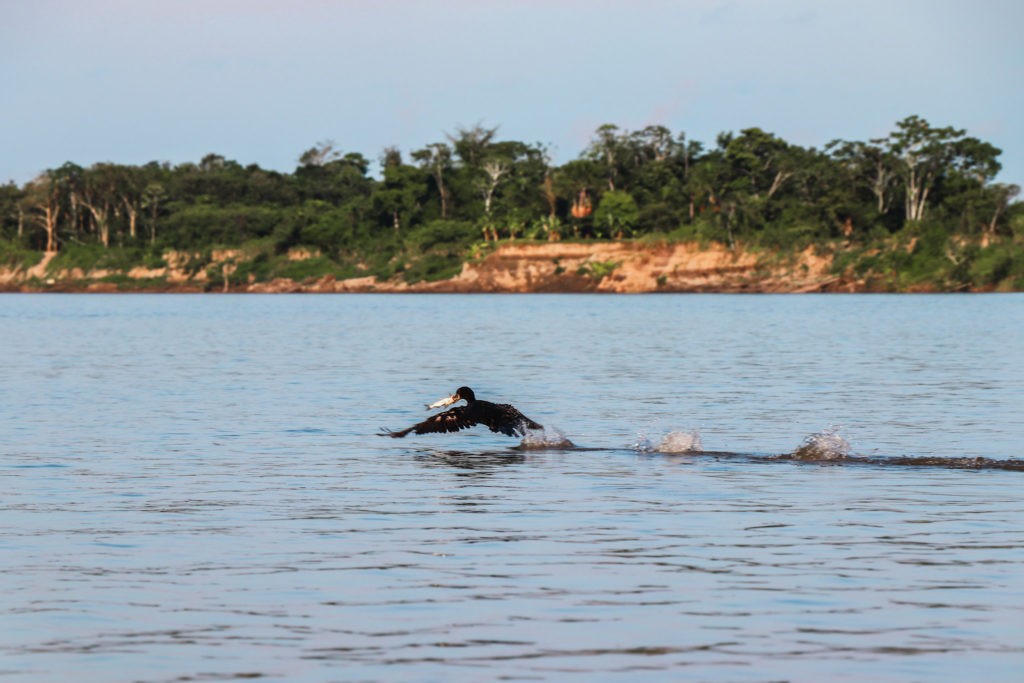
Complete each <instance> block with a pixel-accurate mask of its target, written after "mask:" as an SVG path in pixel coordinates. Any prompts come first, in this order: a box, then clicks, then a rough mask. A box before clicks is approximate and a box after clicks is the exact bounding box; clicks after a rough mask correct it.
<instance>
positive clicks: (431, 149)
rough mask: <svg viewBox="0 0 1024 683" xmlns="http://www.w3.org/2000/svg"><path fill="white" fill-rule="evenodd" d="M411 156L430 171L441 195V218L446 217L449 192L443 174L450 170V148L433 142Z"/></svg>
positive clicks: (444, 218)
mask: <svg viewBox="0 0 1024 683" xmlns="http://www.w3.org/2000/svg"><path fill="white" fill-rule="evenodd" d="M412 158H413V159H416V160H417V161H419V162H420V165H421V167H422V168H424V169H425V170H428V171H430V174H431V175H432V176H433V177H434V183H435V185H436V186H437V192H438V194H439V195H440V197H441V220H446V219H447V218H448V203H449V193H448V187H447V186H446V185H445V182H444V179H445V174H446V173H447V172H448V171H449V170H450V168H451V163H452V149H451V147H449V146H448V145H446V144H444V143H443V142H434V143H431V144H429V145H427V146H426V147H424V148H423V149H421V150H418V151H415V152H413V153H412Z"/></svg>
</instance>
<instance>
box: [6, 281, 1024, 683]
mask: <svg viewBox="0 0 1024 683" xmlns="http://www.w3.org/2000/svg"><path fill="white" fill-rule="evenodd" d="M0 351H2V354H3V364H2V366H0V381H2V386H3V387H4V391H3V392H2V394H0V416H2V417H0V419H2V424H0V456H2V459H0V476H2V477H3V478H2V479H0V484H2V486H3V491H4V493H3V494H2V495H0V577H2V584H0V585H3V586H4V588H5V590H4V591H3V593H2V595H0V632H2V633H3V634H4V635H2V636H0V676H3V678H4V679H6V680H11V681H48V680H53V681H58V680H76V681H179V680H196V681H199V680H231V679H237V678H256V677H263V678H265V679H268V680H288V681H341V680H344V681H377V680H379V681H392V680H407V681H490V680H499V679H502V680H551V681H555V680H557V681H561V680H580V681H593V680H622V681H628V680H636V679H637V678H638V677H642V678H643V679H644V680H656V681H662V680H663V681H676V680H680V679H693V680H722V681H777V680H794V681H819V680H850V681H862V680H876V681H960V680H964V679H965V678H967V677H971V678H974V677H983V678H985V679H987V680H990V681H1012V680H1018V675H1019V671H1020V670H1021V669H1022V668H1024V644H1022V641H1021V639H1020V633H1021V630H1022V627H1024V579H1022V578H1021V577H1024V538H1022V535H1021V529H1022V528H1024V493H1022V491H1024V486H1022V484H1024V479H1022V477H1024V473H1022V472H1015V471H1003V470H997V469H987V468H983V469H957V468H952V467H941V466H940V467H914V466H905V465H903V466H888V465H884V464H883V465H879V464H863V463H860V464H854V463H852V462H847V461H840V462H811V463H808V462H792V461H784V460H773V459H772V456H774V455H778V454H784V453H789V452H792V451H793V450H794V449H796V448H797V447H798V446H799V445H800V444H801V443H802V442H803V441H804V439H805V438H806V437H808V436H809V435H812V434H815V433H819V434H820V433H823V432H825V430H828V429H830V428H831V429H832V430H833V433H834V434H835V435H836V436H837V438H839V439H840V440H841V443H845V444H848V450H849V453H850V454H852V455H853V456H860V457H862V458H872V459H874V460H875V461H883V462H888V461H892V462H896V461H897V459H900V458H908V457H912V458H922V457H927V458H933V459H962V458H978V457H981V458H987V459H994V460H999V461H1006V460H1009V459H1019V458H1021V457H1022V456H1024V453H1022V452H1021V451H1022V449H1021V445H1022V444H1024V419H1022V418H1021V410H1020V407H1021V406H1022V405H1024V369H1022V368H1024V297H1022V296H1020V295H1005V296H1003V295H998V296H898V297H896V296H893V297H889V296H778V297H776V296H692V295H690V296H686V295H680V296H674V295H670V296H617V297H616V296H581V295H577V296H538V295H534V296H508V295H503V296H479V295H477V296H454V295H453V296H443V295H438V296H396V295H388V296H374V295H354V296H343V295H340V296H255V295H245V296H213V295H210V296H173V295H157V296H150V295H133V296H101V295H85V296H74V295H69V296H64V295H14V296H4V297H0ZM463 384H466V385H469V386H471V387H473V388H474V389H475V390H476V391H477V394H478V395H479V396H481V397H483V398H492V399H497V400H502V401H510V402H513V403H515V404H516V405H517V407H519V408H520V409H521V410H522V411H523V412H524V413H526V414H527V415H529V416H530V417H531V418H533V419H535V420H537V421H539V422H543V423H545V424H546V425H548V426H549V427H551V428H553V429H557V430H560V432H562V433H564V434H565V435H566V436H567V437H568V438H569V439H571V440H572V441H573V442H575V443H576V444H577V445H579V446H580V447H581V449H580V450H559V449H554V448H543V447H541V448H534V449H528V450H516V449H515V448H514V447H515V446H517V445H518V442H517V441H515V440H512V439H507V438H505V437H502V436H498V435H494V434H491V433H489V432H487V431H486V430H483V429H478V430H473V431H471V432H463V433H460V434H457V435H445V436H418V437H416V436H410V437H408V438H406V439H404V440H394V439H385V438H380V437H377V436H375V435H374V433H375V432H376V431H378V429H379V427H381V426H388V427H392V428H399V427H405V426H408V425H409V424H412V423H413V422H414V421H418V420H420V419H422V418H423V417H424V416H425V415H426V412H425V411H424V410H423V408H422V406H423V404H425V403H427V402H430V401H432V400H434V399H436V398H439V397H440V396H442V395H443V394H446V393H449V392H451V391H452V390H454V389H455V388H456V387H458V386H460V385H463ZM670 434H671V435H674V439H670V442H671V443H675V444H677V445H678V444H680V443H684V445H685V443H690V444H691V445H693V444H699V446H700V447H701V449H702V450H705V451H716V452H727V453H728V454H731V455H726V454H724V453H723V454H719V455H714V454H706V453H692V452H683V453H662V452H658V446H659V444H661V443H662V441H663V439H664V438H665V437H666V435H670Z"/></svg>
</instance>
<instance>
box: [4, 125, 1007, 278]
mask: <svg viewBox="0 0 1024 683" xmlns="http://www.w3.org/2000/svg"><path fill="white" fill-rule="evenodd" d="M999 155H1000V150H999V149H997V148H995V147H993V146H992V145H991V144H989V143H987V142H984V141H982V140H979V139H977V138H974V137H970V136H968V135H966V133H965V131H963V130H959V129H955V128H951V127H944V128H940V127H934V126H932V125H931V124H930V123H928V122H927V121H925V120H924V119H922V118H920V117H918V116H910V117H908V118H906V119H904V120H902V121H900V122H898V123H897V124H896V127H895V130H894V131H893V132H892V133H891V134H890V135H888V136H887V137H885V138H880V139H875V140H869V141H866V142H861V141H846V140H835V141H833V142H830V143H829V144H827V145H826V146H825V147H824V148H823V149H815V148H806V147H802V146H800V145H794V144H791V143H789V142H786V141H785V140H783V139H781V138H779V137H777V136H775V135H773V134H771V133H768V132H765V131H763V130H761V129H760V128H748V129H745V130H742V131H740V132H739V133H722V134H720V135H719V136H718V138H717V139H716V141H715V144H714V145H705V144H704V143H702V142H699V141H696V140H690V139H688V138H687V136H686V135H685V133H682V132H680V133H673V132H672V131H671V130H669V129H668V128H665V127H663V126H648V127H646V128H643V129H642V130H637V131H629V130H624V129H621V128H619V127H617V126H615V125H610V124H609V125H603V126H601V127H600V128H598V129H597V131H596V132H595V134H594V136H593V138H592V140H591V141H590V143H589V145H588V146H587V147H586V149H584V150H583V152H582V153H581V154H580V155H579V157H578V158H576V159H574V160H572V161H569V162H567V163H565V164H562V165H555V164H553V163H552V159H551V155H550V153H549V150H548V148H547V147H545V146H544V145H541V144H531V143H525V142H519V141H514V140H501V139H499V137H498V129H497V128H488V127H485V126H482V125H476V126H473V127H469V128H459V129H457V130H456V131H455V132H454V133H452V134H448V135H446V136H445V139H444V140H441V141H439V142H433V143H430V144H428V145H426V146H424V147H423V148H421V149H417V150H415V151H412V152H411V154H409V156H408V158H405V157H403V155H402V153H401V152H400V151H399V150H398V149H395V148H387V149H385V150H383V152H382V153H381V155H380V158H379V164H380V167H379V172H378V173H376V174H371V172H370V168H371V162H370V161H369V160H368V159H367V158H366V157H364V156H363V155H362V154H360V153H359V152H352V151H346V150H343V149H338V148H337V147H336V145H335V143H334V142H332V141H325V142H320V143H317V144H316V145H315V146H314V147H312V148H311V149H309V150H307V151H306V152H304V153H303V154H302V155H301V156H300V157H299V159H298V165H297V167H296V169H295V170H294V171H293V172H291V173H280V172H276V171H270V170H266V169H263V168H260V167H259V166H257V165H255V164H252V165H248V166H242V165H241V164H239V163H237V162H235V161H232V160H229V159H225V158H224V157H222V156H218V155H216V154H209V155H207V156H206V157H204V158H203V159H202V160H201V161H199V162H198V163H185V164H180V165H176V166H172V165H170V164H168V163H158V162H151V163H148V164H145V165H143V166H129V165H123V164H116V163H98V164H94V165H92V166H90V167H88V168H83V167H82V166H79V165H77V164H74V163H71V162H68V163H66V164H64V165H63V166H61V167H59V168H55V169H50V170H47V171H45V172H43V173H42V174H41V175H40V176H39V177H38V178H35V179H34V180H32V181H30V182H28V183H26V184H25V185H23V186H20V187H19V186H17V185H15V184H13V183H9V184H7V185H4V186H0V239H2V240H3V241H4V242H5V243H6V245H7V247H6V248H7V249H8V250H9V251H10V250H12V249H25V250H34V251H50V252H53V251H63V250H67V249H85V250H88V251H89V252H90V253H92V254H95V253H96V252H97V251H98V250H108V249H112V248H118V249H122V250H124V249H131V250H134V252H133V253H136V254H141V253H150V254H158V253H159V252H161V251H163V250H167V249H175V250H186V251H187V250H202V249H208V248H211V247H214V246H217V247H231V246H244V245H248V246H249V247H251V248H253V249H254V250H255V251H256V252H260V253H264V254H266V255H267V257H268V258H272V257H273V256H274V255H275V254H276V255H280V254H284V253H287V252H288V251H289V250H291V249H294V248H299V247H302V248H307V249H309V250H316V251H319V252H320V254H322V255H323V258H324V259H326V260H328V261H330V262H331V263H334V264H337V265H338V266H339V268H341V270H342V271H344V272H345V273H356V272H372V273H374V274H378V275H382V276H387V275H390V274H393V273H395V272H401V271H403V269H406V270H408V269H413V270H415V271H416V272H415V276H416V277H438V276H442V275H445V274H449V273H450V271H451V267H452V264H453V263H455V262H461V260H462V259H463V258H464V257H465V256H466V254H467V253H468V251H469V250H470V249H471V248H472V247H473V246H474V245H477V246H479V245H480V244H482V243H487V242H494V241H498V240H503V239H517V238H528V239H534V240H560V239H584V240H586V239H625V238H635V237H644V236H648V235H654V236H658V237H662V236H663V237H665V238H666V239H677V240H688V239H696V240H714V241H718V242H722V243H724V244H726V245H730V246H733V245H735V244H737V243H745V244H753V245H760V246H764V247H769V248H775V249H802V248H804V247H806V246H808V245H810V244H822V243H828V242H836V241H840V242H844V243H846V244H854V245H856V244H862V245H863V244H868V243H870V242H873V241H874V242H877V241H878V240H884V239H886V238H889V237H892V236H894V235H899V234H902V233H906V232H907V231H916V232H917V233H921V234H923V233H928V232H929V231H931V232H930V233H929V234H937V235H939V236H940V237H941V239H942V240H949V239H950V238H961V239H967V240H992V239H1010V240H1012V238H1013V236H1014V233H1015V231H1021V226H1020V223H1021V220H1024V219H1021V218H1020V217H1019V215H1020V209H1019V207H1020V205H1019V204H1016V203H1014V202H1013V200H1014V198H1015V197H1016V195H1017V194H1018V193H1019V189H1020V188H1018V187H1016V186H1014V185H1007V184H1000V183H996V182H994V178H995V176H996V174H997V173H998V172H999V170H1000V164H999V161H998V158H999ZM936 239H937V238H936ZM953 260H954V261H955V260H956V259H955V258H954V259H953ZM342 266H344V267H343V268H342ZM339 272H341V271H339Z"/></svg>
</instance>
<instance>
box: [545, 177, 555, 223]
mask: <svg viewBox="0 0 1024 683" xmlns="http://www.w3.org/2000/svg"><path fill="white" fill-rule="evenodd" d="M544 199H546V200H547V202H548V218H554V217H555V213H556V212H557V210H558V195H557V194H555V183H554V181H553V180H552V179H551V174H547V175H545V176H544Z"/></svg>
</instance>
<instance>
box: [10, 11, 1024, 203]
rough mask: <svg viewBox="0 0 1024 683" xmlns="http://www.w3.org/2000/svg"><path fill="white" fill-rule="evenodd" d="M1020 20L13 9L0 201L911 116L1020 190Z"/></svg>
mask: <svg viewBox="0 0 1024 683" xmlns="http://www.w3.org/2000/svg"><path fill="white" fill-rule="evenodd" d="M1022 27H1024V2H1020V1H1019V0H836V1H828V0H774V1H771V0H761V1H756V0H731V1H730V0H691V1H686V0H677V1H675V2H669V1H665V0H628V1H626V0H621V1H613V0H588V1H584V0H519V1H515V2H513V1H511V0H419V1H414V0H376V1H370V0H336V1H333V2H331V1H327V0H290V1H286V0H176V1H172V0H164V1H153V2H149V1H146V0H7V1H6V2H4V7H3V11H2V13H0V76H2V79H0V83H2V90H0V93H2V94H0V103H2V106H0V182H6V181H7V180H14V181H15V182H17V183H19V184H20V183H23V182H25V181H27V180H29V179H31V178H32V177H33V176H34V175H35V174H37V173H38V172H40V171H42V170H43V169H45V168H50V167H56V166H59V165H60V164H62V163H64V162H65V161H69V160H70V161H74V162H76V163H79V164H82V165H89V164H92V163H95V162H98V161H114V162H119V163H129V164H140V163H145V162H147V161H151V160H158V161H170V162H172V163H181V162H185V161H198V160H199V159H200V158H202V157H203V156H204V155H205V154H207V153H209V152H216V153H218V154H222V155H224V156H226V157H228V158H232V159H236V160H238V161H239V162H241V163H243V164H249V163H258V164H260V165H261V166H264V167H267V168H274V169H278V170H283V171H290V170H292V169H294V167H295V165H296V159H297V158H298V156H299V155H300V154H301V153H302V151H303V150H305V149H307V148H309V147H310V146H312V145H313V144H314V143H315V142H316V141H318V140H324V139H333V140H335V141H336V142H337V143H338V146H339V147H341V148H342V149H343V150H345V151H357V152H362V153H363V154H365V155H366V156H367V157H369V158H370V159H372V160H376V159H377V157H378V155H379V153H380V151H381V149H382V148H383V147H385V146H387V145H397V146H398V147H400V148H401V149H402V150H403V151H404V152H408V151H409V150H411V149H415V148H419V147H422V146H423V145H425V144H427V143H429V142H434V141H439V140H443V139H444V132H445V131H453V130H454V129H455V128H456V127H458V126H471V125H473V124H475V123H477V122H482V123H483V124H484V125H490V126H494V125H500V135H501V136H502V137H505V138H511V139H518V140H523V141H527V142H543V143H549V144H550V145H552V146H553V151H554V157H555V160H556V161H558V162H564V161H566V160H568V159H570V158H573V157H575V156H576V155H577V154H578V153H579V152H580V150H581V149H582V148H583V147H584V146H585V145H586V143H587V141H588V140H589V139H590V135H591V133H592V132H593V130H594V129H595V128H596V127H597V126H598V125H600V124H602V123H616V124H618V125H620V126H622V127H626V128H630V129H635V128H638V127H642V126H644V125H647V124H651V123H659V124H663V125H666V126H668V127H670V128H671V129H672V130H673V131H680V130H683V131H686V133H687V135H688V136H689V137H690V138H691V139H698V140H701V141H703V142H705V143H708V144H713V142H714V139H715V136H716V135H717V134H718V133H719V132H720V131H724V130H739V129H741V128H745V127H749V126H759V127H761V128H764V129H765V130H768V131H771V132H774V133H776V134H778V135H780V136H782V137H783V138H785V139H787V140H789V141H791V142H795V143H799V144H803V145H808V146H812V145H813V146H821V145H823V144H824V143H826V142H827V141H829V140H831V139H833V138H846V139H860V140H863V139H868V138H871V137H879V136H883V135H885V134H887V133H888V132H890V131H891V130H892V129H893V124H894V123H895V122H896V121H897V120H899V119H902V118H903V117H905V116H907V115H910V114H918V115H920V116H923V117H925V118H926V119H928V120H929V121H930V122H931V123H933V124H935V125H953V126H957V127H960V128H966V129H967V130H968V133H970V134H971V135H975V136H977V137H980V138H982V139H984V140H987V141H989V142H991V143H993V144H995V145H996V146H997V147H1000V148H1001V149H1002V150H1003V156H1002V158H1001V160H1002V163H1003V166H1004V171H1003V173H1002V174H1001V176H1000V179H1001V180H1003V181H1005V182H1015V183H1018V184H1024V129H1022V126H1021V122H1022V121H1024V87H1022V84H1021V75H1022V74H1024V47H1022V46H1024V40H1021V37H1020V34H1021V29H1022Z"/></svg>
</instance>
